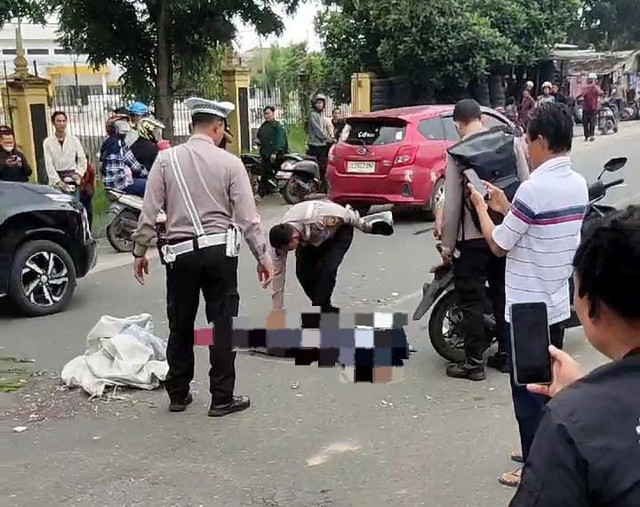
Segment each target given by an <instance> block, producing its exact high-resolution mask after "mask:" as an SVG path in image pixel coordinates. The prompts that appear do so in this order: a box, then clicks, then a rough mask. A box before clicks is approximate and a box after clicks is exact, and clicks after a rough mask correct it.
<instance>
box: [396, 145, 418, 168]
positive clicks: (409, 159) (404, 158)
mask: <svg viewBox="0 0 640 507" xmlns="http://www.w3.org/2000/svg"><path fill="white" fill-rule="evenodd" d="M417 153H418V147H417V146H402V147H400V148H399V149H398V152H397V153H396V158H395V159H394V160H393V165H394V167H402V166H405V165H411V164H413V163H414V162H415V160H416V154H417Z"/></svg>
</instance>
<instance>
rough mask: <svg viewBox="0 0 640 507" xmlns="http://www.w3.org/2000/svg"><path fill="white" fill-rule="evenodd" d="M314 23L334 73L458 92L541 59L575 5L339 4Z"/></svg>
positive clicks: (470, 0) (521, 0) (345, 0)
mask: <svg viewBox="0 0 640 507" xmlns="http://www.w3.org/2000/svg"><path fill="white" fill-rule="evenodd" d="M333 3H334V4H335V5H336V6H337V9H331V10H329V9H327V10H326V11H325V12H323V13H322V14H321V15H319V16H318V17H317V20H316V24H317V27H318V33H319V34H320V36H321V38H322V40H323V45H324V49H325V52H326V57H327V59H328V61H329V62H330V64H329V65H330V66H331V69H332V70H334V71H335V72H337V73H340V74H342V75H343V76H345V77H346V76H347V75H349V74H351V73H352V72H356V71H361V70H369V71H373V72H376V73H381V72H382V73H386V74H393V75H403V76H406V77H407V78H408V79H409V80H410V81H411V82H412V84H413V85H414V89H417V90H420V91H422V92H424V91H425V89H427V88H428V89H430V91H431V92H432V93H433V92H435V91H438V90H448V89H455V88H458V87H460V86H466V84H467V83H468V82H469V81H471V80H475V79H482V78H484V76H486V75H487V74H488V73H491V72H499V71H500V70H502V69H504V68H506V67H508V66H529V65H532V64H535V63H536V62H538V61H540V60H541V59H543V58H544V57H545V56H546V54H547V53H548V51H549V49H550V48H551V47H552V46H553V45H554V44H556V43H558V42H561V41H562V40H563V39H564V38H565V36H566V30H567V27H568V26H569V25H570V23H571V22H572V21H573V20H574V19H576V17H577V12H578V7H579V2H578V0H459V1H456V2H450V1H448V0H389V1H385V2H378V1H375V0H338V1H337V2H333Z"/></svg>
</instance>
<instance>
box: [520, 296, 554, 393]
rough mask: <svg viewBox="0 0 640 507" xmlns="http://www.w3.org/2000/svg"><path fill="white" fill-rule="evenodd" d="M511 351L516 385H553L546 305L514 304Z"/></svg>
mask: <svg viewBox="0 0 640 507" xmlns="http://www.w3.org/2000/svg"><path fill="white" fill-rule="evenodd" d="M511 351H512V354H511V359H512V367H513V372H514V374H513V377H514V382H515V384H516V385H519V386H525V385H527V384H551V382H552V381H553V371H552V366H551V356H550V355H549V321H548V318H547V305H546V304H544V303H516V304H513V305H511Z"/></svg>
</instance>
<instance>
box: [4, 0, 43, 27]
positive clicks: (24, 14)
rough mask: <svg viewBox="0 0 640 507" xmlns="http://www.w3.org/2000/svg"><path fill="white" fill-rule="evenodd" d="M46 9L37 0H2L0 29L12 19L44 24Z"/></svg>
mask: <svg viewBox="0 0 640 507" xmlns="http://www.w3.org/2000/svg"><path fill="white" fill-rule="evenodd" d="M45 12H46V9H45V7H44V4H43V3H41V2H39V1H37V0H2V2H0V28H2V27H3V26H4V24H5V23H6V22H7V21H11V20H12V19H25V20H28V21H31V22H33V23H43V24H44V22H45Z"/></svg>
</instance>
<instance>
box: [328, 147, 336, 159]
mask: <svg viewBox="0 0 640 507" xmlns="http://www.w3.org/2000/svg"><path fill="white" fill-rule="evenodd" d="M335 151H336V145H335V144H333V145H332V146H331V148H330V149H329V162H333V161H334V160H335V158H336V153H335Z"/></svg>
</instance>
